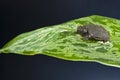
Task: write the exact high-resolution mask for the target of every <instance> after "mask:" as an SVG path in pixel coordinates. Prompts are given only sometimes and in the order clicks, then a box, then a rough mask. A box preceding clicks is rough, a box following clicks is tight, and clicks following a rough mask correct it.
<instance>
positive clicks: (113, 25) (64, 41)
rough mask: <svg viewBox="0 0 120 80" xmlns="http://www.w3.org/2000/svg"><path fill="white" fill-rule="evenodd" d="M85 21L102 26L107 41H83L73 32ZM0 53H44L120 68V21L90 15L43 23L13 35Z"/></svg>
mask: <svg viewBox="0 0 120 80" xmlns="http://www.w3.org/2000/svg"><path fill="white" fill-rule="evenodd" d="M86 24H95V25H101V26H103V27H104V28H105V29H106V30H107V31H108V32H109V33H110V41H108V42H106V43H101V41H85V40H83V39H82V37H81V36H80V35H79V34H76V33H75V32H76V30H77V27H78V26H82V25H86ZM0 53H16V54H21V55H35V54H44V55H48V56H52V57H56V58H60V59H65V60H71V61H95V62H99V63H102V64H105V65H109V66H115V67H120V20H117V19H113V18H108V17H104V16H97V15H93V16H88V17H83V18H80V19H75V20H72V21H69V22H66V23H63V24H59V25H53V26H47V27H44V28H40V29H37V30H34V31H31V32H27V33H23V34H21V35H19V36H17V37H16V38H14V39H13V40H11V41H10V42H8V43H7V44H6V45H5V46H4V47H3V48H2V49H0Z"/></svg>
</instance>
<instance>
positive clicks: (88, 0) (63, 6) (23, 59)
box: [0, 0, 120, 80]
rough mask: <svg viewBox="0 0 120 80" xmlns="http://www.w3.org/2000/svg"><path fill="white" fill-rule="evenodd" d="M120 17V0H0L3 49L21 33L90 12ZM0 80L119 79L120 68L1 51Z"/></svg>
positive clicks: (0, 40) (91, 13)
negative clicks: (2, 52)
mask: <svg viewBox="0 0 120 80" xmlns="http://www.w3.org/2000/svg"><path fill="white" fill-rule="evenodd" d="M93 14H97V15H103V16H108V17H113V18H117V19H120V0H0V48H1V47H2V46H3V45H4V44H5V43H6V42H8V41H9V40H11V39H12V38H13V37H15V36H17V35H18V34H20V33H23V32H27V31H31V30H34V29H37V28H40V27H43V26H48V25H54V24H59V23H62V22H66V21H69V20H72V19H76V18H80V17H83V16H89V15H93ZM0 73H1V75H0V80H119V79H120V69H119V68H115V67H109V66H104V65H101V64H99V63H93V62H91V63H90V62H89V63H88V62H73V61H65V60H61V59H56V58H53V57H48V56H44V55H35V56H21V55H16V54H7V55H5V54H0Z"/></svg>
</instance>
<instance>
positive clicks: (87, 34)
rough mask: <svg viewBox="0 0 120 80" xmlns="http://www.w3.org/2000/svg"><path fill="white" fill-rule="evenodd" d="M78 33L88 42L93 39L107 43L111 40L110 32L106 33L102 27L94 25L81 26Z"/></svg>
mask: <svg viewBox="0 0 120 80" xmlns="http://www.w3.org/2000/svg"><path fill="white" fill-rule="evenodd" d="M77 33H78V34H80V35H81V36H82V37H83V39H86V40H91V39H92V40H98V41H103V42H107V41H108V40H109V38H110V35H109V32H108V31H106V30H105V29H104V28H103V27H102V26H99V25H93V24H88V25H84V26H79V27H78V28H77Z"/></svg>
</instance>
